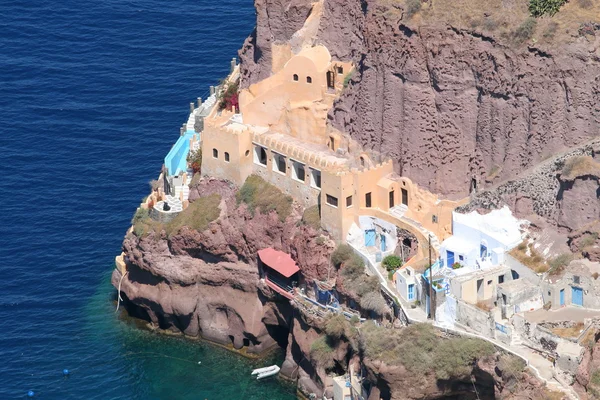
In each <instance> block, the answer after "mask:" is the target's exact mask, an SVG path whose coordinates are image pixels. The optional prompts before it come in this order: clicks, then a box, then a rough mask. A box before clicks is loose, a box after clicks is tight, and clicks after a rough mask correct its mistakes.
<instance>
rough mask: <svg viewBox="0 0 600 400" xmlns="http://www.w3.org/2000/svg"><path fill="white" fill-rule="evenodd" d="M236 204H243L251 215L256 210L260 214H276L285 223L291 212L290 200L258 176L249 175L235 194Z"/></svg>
mask: <svg viewBox="0 0 600 400" xmlns="http://www.w3.org/2000/svg"><path fill="white" fill-rule="evenodd" d="M236 198H237V202H238V204H240V203H241V202H244V203H246V204H247V205H248V209H249V211H250V213H251V214H252V215H254V212H255V210H256V209H257V208H258V209H259V210H260V212H261V213H263V214H268V213H269V212H271V211H275V212H277V215H278V216H279V219H280V221H282V222H283V221H285V220H286V218H287V217H288V216H289V215H290V214H291V212H292V202H293V200H292V198H291V197H290V196H286V195H285V194H283V193H282V192H281V190H279V189H278V188H276V187H275V186H273V185H271V184H270V183H268V182H265V180H264V179H263V178H261V177H260V176H258V175H250V176H249V177H248V179H246V182H244V184H243V185H242V187H241V188H240V190H239V191H238V192H237V194H236Z"/></svg>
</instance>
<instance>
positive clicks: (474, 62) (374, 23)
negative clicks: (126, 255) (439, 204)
mask: <svg viewBox="0 0 600 400" xmlns="http://www.w3.org/2000/svg"><path fill="white" fill-rule="evenodd" d="M256 6H257V15H258V19H257V29H256V32H255V33H254V34H253V35H252V36H251V37H250V38H249V39H248V40H247V41H246V43H245V45H244V48H243V49H242V51H241V54H240V56H241V60H242V71H243V76H244V82H245V84H246V85H247V84H249V83H251V82H254V81H256V80H257V79H260V78H263V77H264V76H265V74H268V71H269V70H270V67H271V59H270V46H271V45H272V44H273V43H284V42H287V41H288V40H289V39H290V37H291V36H292V35H293V32H294V29H297V28H298V27H299V26H301V23H302V22H303V20H302V19H303V18H305V17H307V16H308V11H307V10H308V6H307V2H306V1H301V0H294V1H289V0H287V1H286V0H272V1H265V0H257V1H256ZM434 7H435V5H434ZM315 41H316V42H320V43H323V44H324V45H326V46H327V47H328V48H329V50H330V52H331V53H332V55H333V57H335V58H338V59H343V60H348V59H351V60H352V61H353V62H354V64H355V65H356V68H357V70H356V72H355V73H354V75H353V76H352V79H351V83H350V85H349V87H348V88H347V89H346V90H345V91H344V92H343V93H342V96H341V98H340V99H339V100H338V101H336V103H335V105H334V108H333V109H332V110H331V111H330V115H329V118H330V122H331V125H332V126H334V127H335V128H337V129H339V130H341V131H343V132H346V133H348V134H349V135H350V136H351V137H352V138H353V139H355V140H357V141H358V142H359V143H360V144H362V145H363V146H364V147H365V148H367V149H372V150H374V151H375V152H378V153H382V154H384V155H385V156H390V157H392V159H394V161H395V162H396V163H395V164H396V168H397V169H398V172H399V173H400V174H402V175H405V176H408V177H409V178H411V179H412V180H413V181H414V182H416V183H417V184H419V185H421V186H422V187H425V188H427V189H429V190H430V191H432V192H434V193H440V194H443V195H447V196H449V197H454V198H457V197H462V196H465V195H467V194H469V191H470V189H471V188H472V187H473V185H477V186H478V187H479V188H481V187H484V186H486V185H489V184H486V179H489V178H490V177H493V179H492V180H493V183H497V182H502V181H504V180H507V179H512V178H515V177H517V176H519V175H520V174H521V173H522V172H523V171H525V170H527V169H528V168H530V167H532V166H535V165H536V164H538V163H539V162H541V161H542V160H544V159H545V158H547V157H549V156H551V155H553V154H554V153H556V152H559V151H561V150H564V149H566V148H570V147H574V146H576V145H579V144H581V143H583V142H585V141H587V140H589V139H591V138H593V137H595V136H597V135H598V133H599V124H598V122H599V117H598V113H597V109H596V104H597V101H598V89H599V88H598V82H597V79H596V76H597V71H598V69H599V68H600V59H599V58H598V57H597V55H596V50H597V44H598V43H597V41H596V42H592V43H590V42H588V41H587V39H584V38H580V40H577V41H573V42H571V43H569V44H565V45H561V46H558V47H556V48H551V49H545V48H544V49H540V48H534V47H526V46H509V45H508V44H507V43H505V42H506V40H504V41H502V40H500V39H498V38H495V37H493V36H491V35H490V34H487V33H486V34H484V33H482V32H479V31H474V30H468V29H464V28H459V27H455V26H451V25H446V24H444V23H439V24H437V25H435V26H433V25H428V24H419V23H412V22H411V21H409V20H408V19H407V18H406V17H404V13H403V10H402V8H401V6H399V5H397V4H395V3H394V2H384V1H377V0H371V1H369V0H323V15H322V17H321V23H320V28H319V33H318V35H317V37H316V38H315Z"/></svg>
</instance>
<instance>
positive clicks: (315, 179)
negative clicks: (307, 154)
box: [310, 168, 321, 189]
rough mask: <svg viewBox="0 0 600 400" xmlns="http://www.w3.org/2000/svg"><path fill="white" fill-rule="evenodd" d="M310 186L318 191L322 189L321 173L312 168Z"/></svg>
mask: <svg viewBox="0 0 600 400" xmlns="http://www.w3.org/2000/svg"><path fill="white" fill-rule="evenodd" d="M310 185H311V186H312V187H314V188H316V189H321V171H318V170H316V169H312V168H311V170H310Z"/></svg>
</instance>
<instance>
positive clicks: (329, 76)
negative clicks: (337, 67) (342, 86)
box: [327, 71, 335, 89]
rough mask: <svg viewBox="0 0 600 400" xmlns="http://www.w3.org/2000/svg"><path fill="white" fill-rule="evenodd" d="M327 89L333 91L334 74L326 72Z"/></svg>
mask: <svg viewBox="0 0 600 400" xmlns="http://www.w3.org/2000/svg"><path fill="white" fill-rule="evenodd" d="M327 89H335V74H334V73H333V72H332V71H327Z"/></svg>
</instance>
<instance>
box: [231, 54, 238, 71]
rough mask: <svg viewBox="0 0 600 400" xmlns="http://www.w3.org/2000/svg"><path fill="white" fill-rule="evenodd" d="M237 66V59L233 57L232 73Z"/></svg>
mask: <svg viewBox="0 0 600 400" xmlns="http://www.w3.org/2000/svg"><path fill="white" fill-rule="evenodd" d="M236 65H237V60H236V59H235V57H233V58H232V59H231V72H233V70H234V69H235V67H236Z"/></svg>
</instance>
